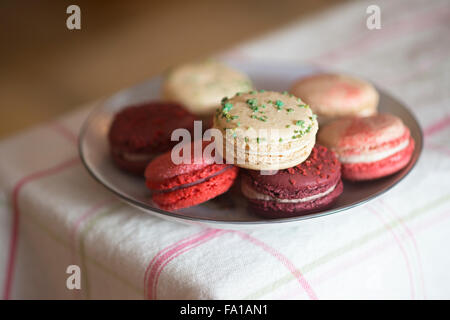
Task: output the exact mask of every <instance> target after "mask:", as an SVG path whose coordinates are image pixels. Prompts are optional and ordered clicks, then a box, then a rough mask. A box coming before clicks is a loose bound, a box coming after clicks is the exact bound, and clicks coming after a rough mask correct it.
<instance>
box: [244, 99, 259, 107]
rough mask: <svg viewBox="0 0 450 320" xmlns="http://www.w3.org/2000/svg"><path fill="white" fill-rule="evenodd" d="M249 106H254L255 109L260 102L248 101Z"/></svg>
mask: <svg viewBox="0 0 450 320" xmlns="http://www.w3.org/2000/svg"><path fill="white" fill-rule="evenodd" d="M246 102H247V104H248V105H250V106H252V107H255V106H256V105H257V104H258V102H257V101H256V99H247V101H246Z"/></svg>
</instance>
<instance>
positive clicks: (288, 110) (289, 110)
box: [286, 108, 294, 112]
mask: <svg viewBox="0 0 450 320" xmlns="http://www.w3.org/2000/svg"><path fill="white" fill-rule="evenodd" d="M286 111H287V112H292V111H294V109H292V108H287V109H286Z"/></svg>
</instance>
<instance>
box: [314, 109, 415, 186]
mask: <svg viewBox="0 0 450 320" xmlns="http://www.w3.org/2000/svg"><path fill="white" fill-rule="evenodd" d="M318 141H319V142H320V143H321V144H323V145H325V146H327V147H329V148H331V149H332V150H334V151H335V152H336V153H337V154H338V157H339V161H340V162H341V163H342V176H343V177H344V178H345V179H348V180H354V181H358V180H371V179H377V178H381V177H385V176H388V175H390V174H393V173H395V172H397V171H399V170H401V169H402V168H404V167H405V166H406V165H407V164H408V162H409V161H410V159H411V156H412V154H413V151H414V139H413V138H412V137H411V134H410V131H409V128H408V127H407V126H405V125H404V124H403V122H402V120H401V119H400V118H398V117H396V116H394V115H391V114H386V113H383V114H377V115H373V116H370V117H364V118H359V117H353V118H345V119H339V120H335V121H333V122H331V123H329V124H327V125H326V126H324V127H323V128H322V129H321V131H320V132H319V135H318Z"/></svg>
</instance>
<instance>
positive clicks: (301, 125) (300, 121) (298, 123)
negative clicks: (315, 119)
mask: <svg viewBox="0 0 450 320" xmlns="http://www.w3.org/2000/svg"><path fill="white" fill-rule="evenodd" d="M295 124H296V125H297V126H300V127H304V126H305V121H303V120H298V121H297V122H295Z"/></svg>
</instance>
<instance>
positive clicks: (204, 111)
mask: <svg viewBox="0 0 450 320" xmlns="http://www.w3.org/2000/svg"><path fill="white" fill-rule="evenodd" d="M251 89H252V83H251V81H250V78H249V77H248V76H247V75H245V74H244V73H242V72H240V71H237V70H234V69H232V68H230V67H228V66H226V65H224V64H222V63H220V62H217V61H214V60H205V61H201V62H192V63H187V64H184V65H180V66H178V67H175V68H173V69H172V70H171V71H170V72H168V74H167V76H166V79H165V81H164V83H163V87H162V91H163V92H162V93H163V97H164V98H165V99H166V100H170V101H173V102H178V103H180V104H182V105H184V106H185V108H186V109H188V110H189V111H190V112H191V113H193V114H195V115H198V116H208V115H212V114H213V113H214V110H215V109H216V108H217V107H218V106H220V101H221V99H222V98H223V97H227V96H228V97H231V96H233V95H234V94H236V92H240V91H249V90H251Z"/></svg>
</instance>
